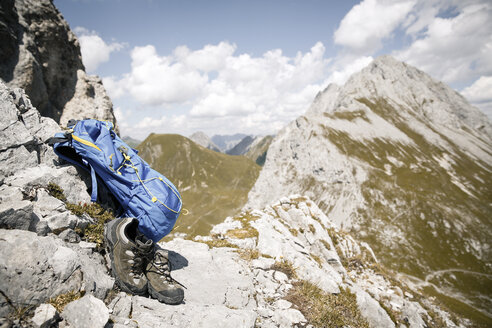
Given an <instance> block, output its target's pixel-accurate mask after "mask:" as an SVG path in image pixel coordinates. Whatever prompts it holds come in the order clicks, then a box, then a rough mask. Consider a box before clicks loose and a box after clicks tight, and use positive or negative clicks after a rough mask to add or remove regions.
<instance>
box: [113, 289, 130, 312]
mask: <svg viewBox="0 0 492 328" xmlns="http://www.w3.org/2000/svg"><path fill="white" fill-rule="evenodd" d="M109 309H110V310H111V315H112V316H114V317H122V318H128V317H129V316H130V313H131V311H132V297H131V296H129V295H127V294H126V293H124V292H120V293H119V294H118V295H116V297H115V298H114V299H113V300H112V301H111V303H110V304H109Z"/></svg>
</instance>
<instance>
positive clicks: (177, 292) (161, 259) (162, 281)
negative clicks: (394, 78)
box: [146, 247, 184, 304]
mask: <svg viewBox="0 0 492 328" xmlns="http://www.w3.org/2000/svg"><path fill="white" fill-rule="evenodd" d="M146 271H147V273H146V275H147V279H148V280H149V285H148V288H149V293H150V295H151V296H152V297H153V298H156V299H157V300H159V302H162V303H166V304H180V303H181V302H182V301H183V298H184V291H183V288H181V287H180V286H178V284H177V282H176V280H174V279H173V278H171V262H169V260H168V252H167V251H165V250H163V249H160V248H158V247H156V249H155V253H154V258H153V259H152V261H150V262H149V263H148V264H147V269H146Z"/></svg>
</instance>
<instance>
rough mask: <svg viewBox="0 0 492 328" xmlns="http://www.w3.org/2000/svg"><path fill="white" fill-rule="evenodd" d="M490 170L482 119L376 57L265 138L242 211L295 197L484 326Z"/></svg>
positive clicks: (491, 143) (452, 96)
mask: <svg viewBox="0 0 492 328" xmlns="http://www.w3.org/2000/svg"><path fill="white" fill-rule="evenodd" d="M491 172H492V125H491V123H490V121H489V120H488V119H487V117H486V116H485V115H484V114H483V113H481V112H480V111H479V110H478V109H476V108H475V107H473V106H471V105H469V104H468V103H467V101H466V100H465V99H464V98H463V97H462V96H461V95H459V94H458V93H457V92H455V91H454V90H452V89H451V88H449V87H448V86H446V85H445V84H443V83H441V82H438V81H435V80H434V79H432V78H431V77H430V76H428V75H426V74H425V73H423V72H421V71H419V70H418V69H416V68H414V67H411V66H409V65H406V64H404V63H401V62H398V61H396V60H395V59H393V58H391V57H389V56H384V57H380V58H378V59H376V60H375V61H374V62H373V63H371V64H370V65H369V66H368V67H366V68H365V69H363V70H362V71H361V72H360V73H357V74H354V75H353V76H352V77H351V78H350V79H349V80H348V81H347V82H346V84H345V85H344V86H336V85H330V86H329V87H328V88H327V89H326V90H324V91H323V92H320V93H319V94H318V95H317V97H316V99H315V100H314V102H313V104H312V105H311V107H310V108H309V110H308V111H307V112H306V114H305V115H304V116H301V117H299V118H298V119H297V120H295V121H294V122H292V123H291V124H289V125H288V126H287V127H286V128H284V129H283V130H282V131H281V132H280V133H279V134H278V135H277V136H276V137H275V139H274V141H273V142H272V144H271V146H270V148H269V151H268V156H267V159H266V163H265V166H264V168H263V170H262V172H261V173H260V176H259V178H258V180H257V182H256V184H255V186H254V188H253V189H252V191H251V192H250V194H249V202H248V206H247V208H261V207H262V206H264V205H266V204H268V203H270V202H272V201H274V200H275V199H279V198H280V197H282V196H286V195H289V194H292V193H301V194H305V195H307V196H309V197H310V198H311V199H312V200H313V201H314V202H315V203H316V204H317V205H319V206H320V208H321V209H322V210H323V211H325V212H326V214H327V215H328V216H329V217H330V219H332V220H333V221H334V222H335V224H336V226H337V227H341V228H343V229H345V230H350V231H352V232H353V233H354V234H355V235H356V236H358V237H359V238H361V239H362V240H364V241H367V242H368V243H370V244H371V246H372V247H373V248H374V250H375V252H376V255H377V256H378V257H380V259H381V261H382V263H384V264H386V265H388V266H389V267H391V268H393V269H395V270H398V271H400V272H403V273H406V274H407V275H409V276H408V278H411V279H414V282H415V283H416V285H418V286H421V287H422V288H425V289H426V290H427V292H429V293H433V294H435V295H436V296H437V297H438V298H439V299H440V300H441V301H442V302H444V303H446V304H448V305H449V306H451V307H452V308H453V310H454V311H456V312H457V313H461V314H463V315H466V316H468V317H471V318H474V320H477V321H476V322H478V323H483V324H484V325H490V324H491V322H492V321H491V320H492V319H491V318H492V313H491V312H490V309H491V305H492V294H491V292H490V291H491V290H492V288H491V287H492V271H491V270H492V268H491V266H490V263H491V262H492V253H491V248H490V240H491V239H492V236H491V231H492V229H491V228H492V227H491V222H490V215H491V213H492V207H491V204H492V203H491V198H490V195H492V189H491V186H492V174H491Z"/></svg>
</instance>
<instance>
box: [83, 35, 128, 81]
mask: <svg viewBox="0 0 492 328" xmlns="http://www.w3.org/2000/svg"><path fill="white" fill-rule="evenodd" d="M74 31H75V33H76V34H77V36H78V39H79V43H80V52H81V53H82V62H83V63H84V66H85V69H86V70H87V72H94V71H95V70H96V69H97V68H98V67H99V65H100V64H102V63H104V62H107V61H108V60H109V56H110V54H111V53H112V52H114V51H118V50H121V49H122V48H123V47H124V46H125V44H123V43H118V42H112V43H110V44H107V43H106V42H104V40H103V39H101V37H100V36H99V35H97V33H96V32H95V31H92V32H91V31H89V30H87V29H86V28H83V27H80V26H78V27H76V28H75V29H74Z"/></svg>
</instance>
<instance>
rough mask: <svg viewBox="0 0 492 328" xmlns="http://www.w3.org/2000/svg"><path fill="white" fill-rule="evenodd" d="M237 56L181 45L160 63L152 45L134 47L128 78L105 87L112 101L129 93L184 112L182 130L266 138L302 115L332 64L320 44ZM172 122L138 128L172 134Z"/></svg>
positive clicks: (223, 47) (229, 47)
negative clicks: (293, 53) (291, 50)
mask: <svg viewBox="0 0 492 328" xmlns="http://www.w3.org/2000/svg"><path fill="white" fill-rule="evenodd" d="M235 51H236V46H235V45H233V44H229V43H227V42H221V43H219V44H217V45H207V46H205V47H203V48H202V49H198V50H195V51H193V50H190V49H188V48H187V47H186V46H181V47H178V48H176V49H175V50H174V51H173V53H172V54H171V55H169V56H160V55H159V54H158V53H157V51H156V49H155V48H154V47H153V46H150V45H149V46H145V47H136V48H134V49H133V51H132V52H131V58H132V70H131V72H130V73H128V74H126V75H124V76H123V77H121V78H120V79H117V78H115V77H106V78H104V79H103V82H104V85H105V87H106V88H107V90H108V92H109V94H110V95H111V97H113V98H114V99H117V98H118V97H121V96H124V95H127V94H130V95H131V96H132V97H133V98H134V99H136V100H137V102H138V103H139V104H142V105H149V106H156V107H157V108H171V106H172V107H173V108H176V107H180V108H183V106H184V107H186V108H188V109H189V114H188V116H187V121H186V122H183V128H184V129H187V130H190V129H192V127H193V126H196V127H197V129H201V130H204V129H203V126H207V127H210V128H212V127H214V128H215V129H223V128H227V129H228V131H229V132H230V130H231V129H240V130H241V131H243V132H248V131H251V132H252V133H257V132H258V133H260V131H261V133H272V132H273V131H272V127H278V128H280V127H281V126H283V125H284V124H286V123H287V122H289V121H290V120H292V119H294V118H296V117H297V116H299V115H301V114H303V113H304V111H305V110H306V109H307V107H308V106H309V105H310V103H311V102H312V100H313V98H314V96H315V95H316V93H317V92H318V91H319V90H320V89H321V88H322V87H323V81H324V80H325V79H326V76H327V74H328V69H327V68H328V64H329V62H330V61H329V60H328V59H326V58H324V53H325V47H324V46H323V44H322V43H320V42H319V43H317V44H315V45H314V46H313V47H312V48H311V49H310V51H308V52H306V53H301V52H299V53H298V54H297V55H296V56H295V57H287V56H285V55H283V54H282V51H281V50H278V49H277V50H271V51H268V52H266V53H265V54H263V55H262V56H258V57H253V56H251V55H249V54H235ZM144 107H145V106H144ZM157 108H156V111H158V110H159V109H157ZM173 117H174V116H169V115H164V116H161V117H160V118H158V119H153V118H151V117H147V118H144V119H143V120H142V121H140V122H139V123H138V124H137V126H136V127H138V128H139V129H142V128H144V127H146V128H149V129H154V130H158V129H159V127H160V126H163V125H165V126H167V127H170V126H172V127H173V128H175V127H176V124H178V123H180V122H181V121H179V120H178V119H177V118H176V117H174V118H173ZM163 132H164V131H163ZM166 132H168V131H166ZM190 132H193V130H191V131H190ZM224 132H226V133H227V131H224ZM181 133H182V134H184V133H183V132H181Z"/></svg>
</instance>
